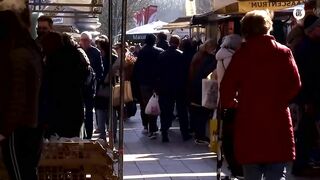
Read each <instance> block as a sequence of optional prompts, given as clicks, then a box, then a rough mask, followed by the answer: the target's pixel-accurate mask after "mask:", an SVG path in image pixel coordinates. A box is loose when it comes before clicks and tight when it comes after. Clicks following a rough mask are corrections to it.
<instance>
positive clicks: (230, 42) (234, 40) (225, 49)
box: [215, 34, 243, 177]
mask: <svg viewBox="0 0 320 180" xmlns="http://www.w3.org/2000/svg"><path fill="white" fill-rule="evenodd" d="M241 43H242V38H241V36H240V35H237V34H231V35H227V36H225V37H224V38H223V40H222V44H221V46H220V47H221V48H220V49H219V51H218V52H217V54H216V59H217V61H218V63H217V69H216V70H215V73H216V77H217V81H218V88H219V87H220V83H221V81H222V79H223V75H224V73H225V72H226V70H227V69H228V66H229V64H230V62H231V60H232V56H233V55H234V53H235V52H236V51H237V50H238V49H239V48H240V47H241ZM222 93H223V92H222ZM219 98H220V92H219V91H218V98H217V102H219V101H220V100H219ZM222 121H223V126H222V131H223V132H222V150H223V154H224V158H225V159H226V161H227V163H228V168H229V169H230V171H231V175H232V176H233V177H239V176H243V170H242V166H241V165H240V164H239V163H238V162H237V161H236V159H235V157H234V154H235V153H234V143H233V142H234V139H233V137H234V128H233V122H228V120H227V119H226V118H224V119H222Z"/></svg>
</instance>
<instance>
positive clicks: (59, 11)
mask: <svg viewBox="0 0 320 180" xmlns="http://www.w3.org/2000/svg"><path fill="white" fill-rule="evenodd" d="M29 6H30V9H31V10H32V12H41V13H44V14H46V15H48V16H52V17H56V16H59V17H62V16H63V17H70V16H75V15H76V16H77V17H78V16H79V15H80V16H81V15H82V16H87V17H89V16H92V15H97V14H101V12H102V7H103V0H51V1H42V0H29Z"/></svg>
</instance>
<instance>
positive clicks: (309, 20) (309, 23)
mask: <svg viewBox="0 0 320 180" xmlns="http://www.w3.org/2000/svg"><path fill="white" fill-rule="evenodd" d="M318 26H320V18H319V17H317V16H315V15H309V16H307V17H306V18H305V20H304V31H305V33H309V32H310V31H312V30H313V29H314V28H316V27H318Z"/></svg>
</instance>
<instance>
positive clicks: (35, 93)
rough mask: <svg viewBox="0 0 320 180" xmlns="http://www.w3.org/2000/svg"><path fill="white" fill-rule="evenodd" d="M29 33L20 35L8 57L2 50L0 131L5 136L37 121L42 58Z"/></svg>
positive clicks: (0, 68)
mask: <svg viewBox="0 0 320 180" xmlns="http://www.w3.org/2000/svg"><path fill="white" fill-rule="evenodd" d="M21 33H23V32H21ZM26 35H27V36H25V37H19V36H18V37H19V38H18V41H16V42H15V43H14V44H13V47H12V48H13V49H11V50H10V52H9V53H8V56H7V57H5V58H4V55H3V53H7V52H2V51H1V54H2V58H1V62H0V63H1V64H0V84H1V87H0V134H3V135H4V136H6V137H8V136H9V135H10V134H11V133H12V132H13V131H14V130H15V129H16V128H19V127H36V126H37V124H38V107H39V91H40V86H41V80H42V58H41V54H40V51H39V50H38V47H37V45H36V43H35V42H34V40H32V38H31V36H30V37H29V34H26ZM3 63H4V64H3Z"/></svg>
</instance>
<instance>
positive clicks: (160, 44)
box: [157, 40, 169, 50]
mask: <svg viewBox="0 0 320 180" xmlns="http://www.w3.org/2000/svg"><path fill="white" fill-rule="evenodd" d="M157 47H158V48H161V49H163V50H167V49H168V48H169V42H168V41H167V40H160V41H159V42H158V43H157Z"/></svg>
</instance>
